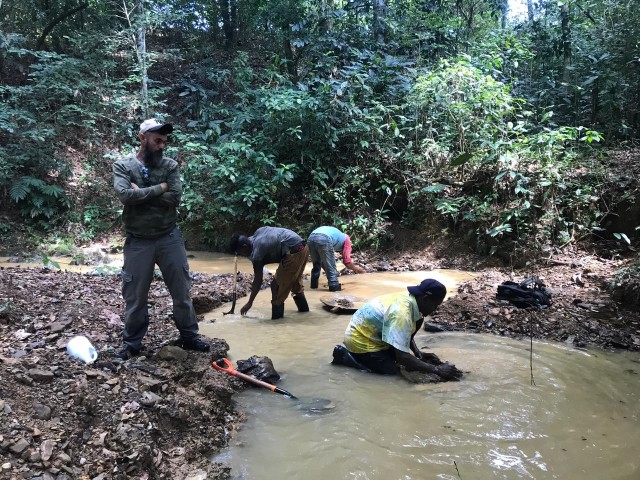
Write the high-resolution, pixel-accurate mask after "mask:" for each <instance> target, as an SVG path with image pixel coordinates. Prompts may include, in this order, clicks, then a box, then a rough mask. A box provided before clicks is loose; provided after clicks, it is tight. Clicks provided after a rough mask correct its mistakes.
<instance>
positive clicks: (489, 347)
mask: <svg viewBox="0 0 640 480" xmlns="http://www.w3.org/2000/svg"><path fill="white" fill-rule="evenodd" d="M245 266H246V265H245ZM428 277H431V278H436V279H438V280H440V281H442V282H443V283H445V285H446V286H447V288H448V290H449V291H450V292H451V293H455V285H456V284H457V283H459V282H461V281H464V280H465V279H468V278H469V274H467V273H465V272H456V271H451V270H440V271H434V272H406V273H374V274H364V275H357V276H356V275H349V276H343V277H341V279H340V281H341V282H342V283H343V292H341V293H343V294H349V295H356V296H360V297H364V298H371V297H373V296H376V295H380V294H383V293H387V292H391V291H396V290H402V289H403V288H405V286H406V285H412V284H416V283H418V282H419V281H420V280H422V279H424V278H428ZM323 279H324V277H322V278H321V282H320V289H319V290H310V289H308V288H307V289H306V295H307V298H308V300H309V304H310V306H311V311H310V312H309V313H298V312H296V311H295V305H294V303H293V301H292V300H291V299H289V300H287V302H286V304H285V317H284V319H281V320H276V321H274V320H271V319H270V313H271V308H270V303H269V301H270V294H269V292H268V291H261V292H260V293H259V294H258V297H257V298H256V301H255V302H254V306H253V308H252V309H251V310H250V311H249V314H248V315H247V316H246V317H241V316H240V315H237V314H236V315H226V316H223V315H222V312H223V311H228V310H229V305H224V306H223V307H221V308H219V309H217V310H216V311H213V312H211V313H209V314H207V315H206V320H207V322H206V323H203V324H201V331H202V333H204V334H206V335H209V336H212V337H218V338H224V339H226V341H227V342H228V343H229V345H230V351H229V358H230V360H232V361H233V362H234V363H235V361H237V360H238V359H244V358H248V357H249V356H251V355H265V356H268V357H269V358H270V359H271V360H272V361H273V363H274V365H275V367H276V370H278V372H279V373H280V375H281V376H282V379H281V381H280V382H279V384H278V385H279V386H280V387H281V388H284V389H285V390H288V391H290V392H292V393H293V394H295V395H296V396H298V397H299V398H300V400H301V402H296V401H294V400H290V399H287V398H284V397H282V396H280V395H277V394H274V393H271V392H269V391H267V390H262V389H257V388H249V389H247V390H246V391H244V392H243V393H241V394H239V395H236V397H235V398H236V401H237V402H238V404H239V405H238V406H239V408H240V409H242V410H243V411H245V412H247V414H248V421H247V422H246V424H245V425H244V426H243V428H242V430H241V431H240V432H239V433H237V434H236V436H235V437H234V439H233V440H232V442H231V445H230V447H229V448H228V449H227V450H226V451H225V452H223V453H221V454H219V455H217V456H216V457H215V460H216V461H219V462H223V463H225V464H227V465H229V466H231V467H232V474H233V478H234V479H243V480H244V479H246V480H273V479H276V478H286V479H308V480H312V479H358V480H377V479H379V480H383V479H384V480H388V479H402V480H408V479H431V478H434V479H443V480H445V479H446V480H460V479H462V480H468V479H489V478H495V479H516V478H534V479H580V480H587V479H594V480H601V479H616V480H627V479H628V480H632V479H633V480H637V479H638V478H640V455H639V453H640V428H639V427H640V423H639V414H640V406H639V403H638V399H639V396H640V382H638V372H640V356H639V355H637V354H628V353H621V354H611V353H606V352H600V351H583V350H576V349H573V348H570V347H568V346H566V345H563V344H552V343H544V342H534V344H533V372H532V371H531V366H530V344H529V342H524V341H517V340H513V339H509V338H505V337H499V336H491V335H477V334H466V333H438V334H430V333H426V332H424V331H421V332H419V333H418V334H417V335H416V342H417V344H418V346H419V347H420V348H427V349H428V350H430V351H433V352H434V353H436V354H437V355H439V356H440V358H441V359H442V360H447V361H449V362H451V363H454V364H455V365H456V366H457V367H458V368H460V369H462V370H464V371H465V372H466V374H465V376H464V377H463V379H462V381H460V382H453V383H440V384H431V385H415V384H411V383H409V382H407V381H406V380H404V379H403V378H400V377H398V378H389V377H381V376H377V375H374V374H367V373H363V372H360V371H357V370H353V369H350V368H346V367H342V366H334V365H331V363H330V362H331V352H332V350H333V346H334V345H336V344H338V343H340V342H341V341H342V336H343V333H344V330H345V328H346V326H347V323H348V321H349V318H350V316H349V315H341V314H335V313H332V312H330V311H328V310H327V309H326V308H323V306H322V304H321V303H320V301H319V298H320V296H322V295H327V294H329V292H328V291H327V289H326V279H325V282H324V285H323V282H322V280H323ZM305 286H307V287H308V280H306V281H305ZM245 301H246V299H244V298H243V299H239V301H238V304H237V306H236V312H238V311H239V310H240V307H241V306H242V305H244V302H245ZM209 322H213V323H209ZM532 375H533V381H534V383H535V384H534V385H532ZM316 398H323V399H329V400H331V401H332V402H333V404H335V408H334V409H333V410H330V411H328V412H326V413H323V414H314V413H309V412H307V411H305V410H304V409H301V408H300V406H303V405H304V402H305V401H307V402H308V401H313V400H314V399H316Z"/></svg>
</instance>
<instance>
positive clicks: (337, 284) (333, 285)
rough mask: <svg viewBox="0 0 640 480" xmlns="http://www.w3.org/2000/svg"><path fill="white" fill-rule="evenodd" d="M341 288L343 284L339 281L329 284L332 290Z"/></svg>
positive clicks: (335, 290) (337, 290) (336, 290)
mask: <svg viewBox="0 0 640 480" xmlns="http://www.w3.org/2000/svg"><path fill="white" fill-rule="evenodd" d="M340 290H342V285H341V284H339V283H338V282H336V283H330V284H329V291H330V292H339V291H340Z"/></svg>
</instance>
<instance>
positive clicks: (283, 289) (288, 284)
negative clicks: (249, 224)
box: [229, 227, 309, 319]
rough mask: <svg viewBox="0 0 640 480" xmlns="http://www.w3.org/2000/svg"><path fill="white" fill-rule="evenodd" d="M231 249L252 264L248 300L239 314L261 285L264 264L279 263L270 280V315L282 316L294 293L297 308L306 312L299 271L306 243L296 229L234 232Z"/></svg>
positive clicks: (306, 255)
mask: <svg viewBox="0 0 640 480" xmlns="http://www.w3.org/2000/svg"><path fill="white" fill-rule="evenodd" d="M229 249H230V251H231V252H235V253H237V254H238V255H242V256H243V257H249V259H250V260H251V263H252V264H253V283H252V284H251V294H250V295H249V301H248V302H247V303H246V304H245V305H244V307H242V308H241V309H240V313H241V314H242V315H246V314H247V312H248V311H249V310H250V309H251V307H252V306H253V300H254V299H255V298H256V295H258V292H259V291H260V287H262V277H263V273H264V266H265V265H267V264H269V263H278V264H279V265H278V269H277V270H276V275H275V278H274V279H273V281H272V282H271V318H272V319H276V318H282V317H283V316H284V301H285V300H286V299H287V297H288V296H289V293H293V301H294V302H295V303H296V306H297V307H298V311H299V312H308V311H309V304H308V303H307V299H306V298H305V296H304V286H303V285H302V274H303V272H304V267H305V266H306V264H307V259H308V258H309V247H307V244H306V242H305V241H304V240H302V238H301V237H300V236H299V235H298V234H297V233H295V232H292V231H291V230H288V229H286V228H278V227H261V228H259V229H258V230H256V231H255V233H254V234H253V235H252V236H251V237H246V236H245V235H239V234H237V233H236V234H234V235H233V236H232V237H231V242H230V243H229Z"/></svg>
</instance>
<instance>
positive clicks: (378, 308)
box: [344, 292, 422, 353]
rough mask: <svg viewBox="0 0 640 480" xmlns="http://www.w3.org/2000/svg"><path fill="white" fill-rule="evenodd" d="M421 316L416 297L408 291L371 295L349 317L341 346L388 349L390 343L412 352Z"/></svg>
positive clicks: (355, 349)
mask: <svg viewBox="0 0 640 480" xmlns="http://www.w3.org/2000/svg"><path fill="white" fill-rule="evenodd" d="M421 318H422V315H421V314H420V311H419V310H418V304H417V303H416V299H415V297H414V296H413V295H411V294H410V293H409V292H398V293H389V294H387V295H382V296H380V297H377V298H374V299H373V300H371V301H370V302H369V303H367V304H365V305H363V306H362V307H361V308H360V309H358V311H356V313H354V314H353V317H351V321H350V322H349V326H348V327H347V330H346V331H345V333H344V345H345V346H346V347H347V350H349V351H350V352H352V353H369V352H379V351H382V350H387V349H388V348H389V347H390V346H392V347H394V348H397V349H398V350H401V351H403V352H407V353H411V349H410V347H409V345H410V343H411V336H412V335H413V334H414V333H415V331H416V323H417V322H418V320H420V319H421Z"/></svg>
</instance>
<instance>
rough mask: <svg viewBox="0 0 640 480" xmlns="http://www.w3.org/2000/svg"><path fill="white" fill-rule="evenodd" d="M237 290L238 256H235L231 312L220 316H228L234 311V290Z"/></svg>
mask: <svg viewBox="0 0 640 480" xmlns="http://www.w3.org/2000/svg"><path fill="white" fill-rule="evenodd" d="M237 289H238V255H237V254H236V256H235V258H234V262H233V300H232V301H231V310H229V311H228V312H222V315H230V314H232V313H234V311H235V309H236V290H237Z"/></svg>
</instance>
